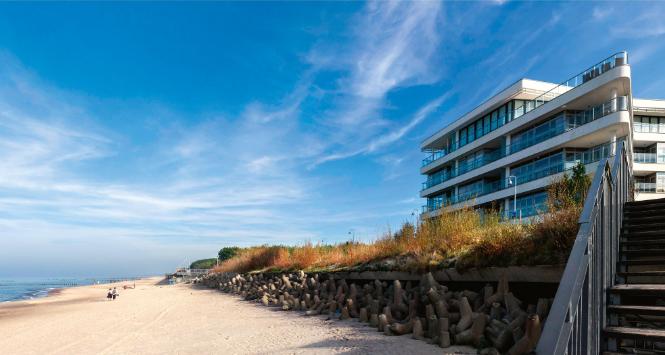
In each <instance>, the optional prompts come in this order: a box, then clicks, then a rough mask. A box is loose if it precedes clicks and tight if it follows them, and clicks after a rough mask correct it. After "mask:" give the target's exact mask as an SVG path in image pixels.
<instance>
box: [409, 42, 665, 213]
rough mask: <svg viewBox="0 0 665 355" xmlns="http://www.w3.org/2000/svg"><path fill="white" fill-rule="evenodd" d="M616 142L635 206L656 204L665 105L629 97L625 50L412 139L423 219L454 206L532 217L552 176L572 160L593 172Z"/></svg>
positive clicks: (664, 152) (664, 190) (663, 162)
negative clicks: (622, 146) (421, 178)
mask: <svg viewBox="0 0 665 355" xmlns="http://www.w3.org/2000/svg"><path fill="white" fill-rule="evenodd" d="M621 141H625V142H627V146H628V147H629V148H630V150H631V151H632V154H631V156H632V157H633V158H632V159H633V160H634V163H633V170H634V174H635V177H636V186H635V193H636V199H638V200H642V199H650V198H659V197H665V101H664V100H644V99H633V97H632V94H631V67H630V65H629V63H628V54H627V53H626V52H619V53H617V54H614V55H612V56H610V57H609V58H607V59H605V60H603V61H601V62H600V63H598V64H595V65H593V66H591V67H590V68H588V69H586V70H584V71H582V72H581V73H580V74H578V75H575V76H574V77H572V78H571V79H569V80H566V81H565V82H563V83H561V84H554V83H548V82H542V81H537V80H531V79H521V80H519V81H517V82H516V83H514V84H512V85H510V86H509V87H507V88H506V89H504V90H503V91H501V92H499V93H498V94H496V95H495V96H493V97H491V98H490V99H488V100H487V101H485V102H483V103H482V104H480V105H479V106H477V107H476V108H475V109H473V110H472V111H471V112H469V113H467V114H465V115H464V116H462V117H460V118H459V119H457V120H455V121H454V122H452V123H451V124H449V125H448V126H447V127H445V128H443V129H441V130H439V131H438V132H436V133H435V134H433V135H432V136H430V137H429V138H427V139H425V140H424V141H423V142H422V144H421V150H422V151H424V152H427V153H428V156H427V157H426V158H425V159H423V162H422V167H421V168H420V172H421V174H424V175H426V176H427V180H426V181H425V182H424V183H423V186H422V190H421V192H420V195H421V197H423V198H426V199H427V204H426V205H425V206H423V213H424V216H434V215H436V214H437V213H439V212H440V211H441V210H442V209H443V208H451V209H455V208H459V207H461V206H473V207H480V208H488V207H493V208H498V209H500V210H502V211H505V212H504V213H505V214H506V215H509V214H512V213H513V212H514V211H515V212H516V214H517V216H521V217H528V216H532V215H535V214H537V212H538V211H539V210H543V209H544V203H545V200H546V196H547V193H546V189H547V186H548V185H549V184H550V183H551V182H552V180H553V179H554V178H556V177H559V176H560V175H561V174H564V173H566V172H567V171H568V170H570V169H572V167H573V166H575V165H576V164H577V163H578V162H582V163H583V164H585V167H586V171H587V173H590V174H592V173H594V172H595V171H596V167H597V166H598V162H599V161H601V160H602V159H603V158H605V157H607V156H608V155H611V154H613V152H614V151H615V149H616V147H617V143H618V142H621ZM515 194H516V195H517V198H516V199H514V197H513V196H514V195H515ZM515 202H516V203H515Z"/></svg>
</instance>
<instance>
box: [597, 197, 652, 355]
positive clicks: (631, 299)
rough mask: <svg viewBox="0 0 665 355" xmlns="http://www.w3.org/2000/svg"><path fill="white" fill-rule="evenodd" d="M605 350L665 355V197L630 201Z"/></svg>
mask: <svg viewBox="0 0 665 355" xmlns="http://www.w3.org/2000/svg"><path fill="white" fill-rule="evenodd" d="M619 248H620V249H619V261H618V268H617V275H616V284H615V285H614V286H613V287H612V288H610V289H609V303H610V304H609V305H608V306H607V314H608V316H609V319H608V324H607V326H606V327H605V329H604V336H605V339H606V344H607V348H606V349H607V350H608V351H606V352H605V354H608V355H609V354H665V199H659V200H650V201H641V202H627V203H626V204H625V207H624V213H623V228H622V231H621V238H620V240H619Z"/></svg>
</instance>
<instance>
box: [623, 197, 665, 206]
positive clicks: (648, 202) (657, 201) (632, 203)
mask: <svg viewBox="0 0 665 355" xmlns="http://www.w3.org/2000/svg"><path fill="white" fill-rule="evenodd" d="M663 203H665V198H654V199H652V200H643V201H630V202H626V206H625V207H637V206H646V205H655V204H663Z"/></svg>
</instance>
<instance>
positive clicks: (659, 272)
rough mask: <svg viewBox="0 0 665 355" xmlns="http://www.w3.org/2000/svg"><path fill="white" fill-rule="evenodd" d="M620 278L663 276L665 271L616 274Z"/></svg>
mask: <svg viewBox="0 0 665 355" xmlns="http://www.w3.org/2000/svg"><path fill="white" fill-rule="evenodd" d="M617 274H619V275H621V276H665V271H624V272H617Z"/></svg>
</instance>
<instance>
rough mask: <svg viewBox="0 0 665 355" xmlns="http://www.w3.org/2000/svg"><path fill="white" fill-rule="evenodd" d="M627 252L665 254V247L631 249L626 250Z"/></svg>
mask: <svg viewBox="0 0 665 355" xmlns="http://www.w3.org/2000/svg"><path fill="white" fill-rule="evenodd" d="M622 253H625V254H665V249H630V250H624V251H622Z"/></svg>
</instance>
